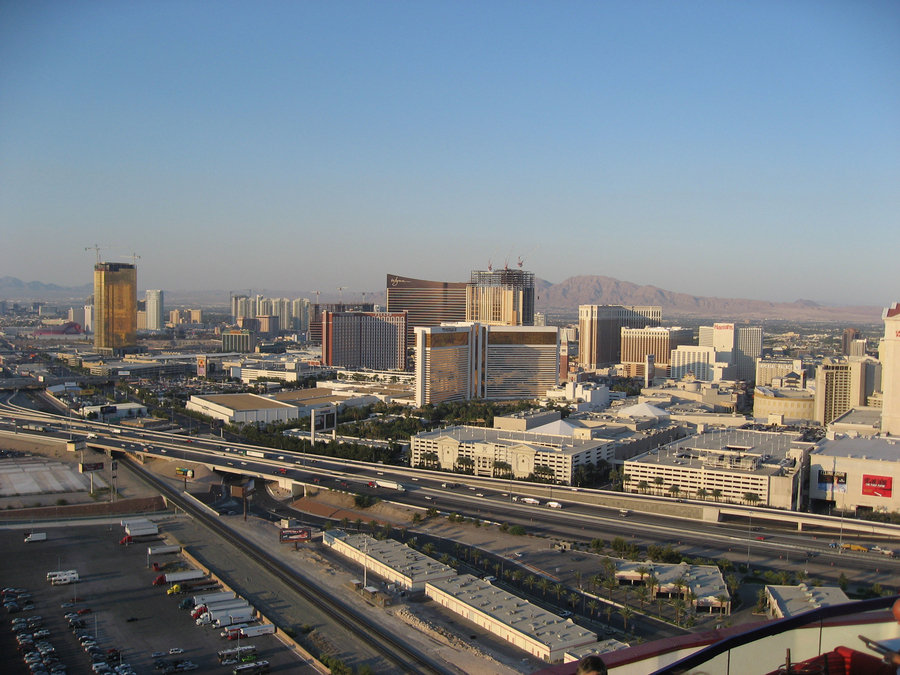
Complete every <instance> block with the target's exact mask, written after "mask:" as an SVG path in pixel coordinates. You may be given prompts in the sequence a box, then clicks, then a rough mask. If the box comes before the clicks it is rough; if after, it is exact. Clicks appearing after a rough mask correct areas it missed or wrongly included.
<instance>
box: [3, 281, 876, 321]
mask: <svg viewBox="0 0 900 675" xmlns="http://www.w3.org/2000/svg"><path fill="white" fill-rule="evenodd" d="M93 292H94V289H93V284H91V283H87V284H84V285H82V286H59V285H57V284H45V283H42V282H40V281H29V282H23V281H22V280H21V279H17V278H15V277H9V276H7V277H0V299H6V300H12V301H16V300H28V301H36V300H45V301H48V302H64V301H74V302H73V304H77V302H79V301H84V300H86V299H87V298H88V296H90V295H91V293H93ZM256 292H258V293H261V294H263V295H268V296H269V297H290V298H295V297H310V292H309V291H284V290H279V291H274V290H271V289H268V290H266V289H258V290H257V291H256ZM165 293H166V305H167V306H168V307H174V306H189V305H195V306H196V305H201V306H219V307H227V306H228V298H229V294H228V291H186V290H168V289H167V290H166V291H165ZM535 293H536V296H537V298H536V300H535V308H536V309H537V310H538V311H542V312H552V311H572V312H574V311H577V310H578V306H579V305H659V306H660V307H662V311H663V318H664V319H665V320H667V321H668V320H670V319H673V318H678V317H684V318H704V319H706V318H708V319H718V320H721V321H729V320H735V321H742V320H763V319H786V320H795V321H845V322H860V323H880V322H881V312H882V308H881V307H877V306H851V307H832V306H826V305H820V304H819V303H816V302H814V301H812V300H796V301H794V302H769V301H766V300H748V299H742V298H717V297H710V296H697V295H689V294H687V293H677V292H674V291H667V290H665V289H662V288H658V287H656V286H641V285H639V284H635V283H631V282H629V281H621V280H620V279H614V278H612V277H606V276H596V275H593V276H592V275H582V276H575V277H570V278H568V279H566V280H564V281H561V282H559V283H556V284H554V283H551V282H549V281H546V280H544V279H536V280H535ZM141 295H142V293H141V292H140V291H139V293H138V296H139V298H140V297H141ZM366 297H367V299H368V300H369V302H375V303H379V304H382V305H384V303H385V297H384V289H380V290H378V291H371V292H366ZM337 300H338V298H337V297H334V298H331V297H326V296H325V295H324V294H323V295H322V297H321V301H322V302H337ZM347 302H348V303H349V302H358V300H354V299H350V298H347Z"/></svg>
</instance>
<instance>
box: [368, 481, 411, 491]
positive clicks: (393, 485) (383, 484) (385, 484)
mask: <svg viewBox="0 0 900 675" xmlns="http://www.w3.org/2000/svg"><path fill="white" fill-rule="evenodd" d="M375 487H380V488H386V489H388V490H398V491H400V492H403V491H404V490H405V488H404V487H403V486H402V485H401V484H400V483H398V482H397V481H393V480H376V481H375Z"/></svg>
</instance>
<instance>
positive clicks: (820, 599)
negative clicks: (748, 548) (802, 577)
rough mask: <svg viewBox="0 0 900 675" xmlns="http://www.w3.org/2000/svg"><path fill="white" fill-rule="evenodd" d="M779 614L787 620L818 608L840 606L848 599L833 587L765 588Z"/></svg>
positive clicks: (801, 585)
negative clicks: (776, 606)
mask: <svg viewBox="0 0 900 675" xmlns="http://www.w3.org/2000/svg"><path fill="white" fill-rule="evenodd" d="M766 590H768V591H769V594H770V595H771V596H772V598H773V599H774V600H775V604H777V605H778V609H779V610H780V611H781V614H782V615H783V616H784V617H785V618H787V617H789V616H796V615H797V614H803V613H804V612H809V611H811V610H813V609H818V608H819V607H828V606H830V605H842V604H844V603H845V602H850V598H848V597H847V594H846V593H844V591H842V590H841V589H840V588H836V587H834V586H807V585H806V584H799V585H798V586H766Z"/></svg>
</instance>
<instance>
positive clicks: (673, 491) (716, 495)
mask: <svg viewBox="0 0 900 675" xmlns="http://www.w3.org/2000/svg"><path fill="white" fill-rule="evenodd" d="M628 479H629V476H628V474H625V476H624V482H628ZM664 486H665V480H664V479H663V477H662V476H656V477H655V478H654V479H653V486H652V487H653V489H654V491H655V492H656V494H658V495H661V494H662V493H663V491H664V490H663V488H664ZM650 488H651V485H650V483H648V482H647V481H645V480H642V481H638V484H637V490H638V492H640V493H641V494H647V493H648V492H649V491H650ZM666 491H667V492H668V493H669V494H670V495H671V496H673V497H679V496H681V493H682V491H683V488H682V487H681V486H680V485H670V486H669V487H668V490H666ZM684 492H685V495H687V491H684ZM694 496H695V497H696V498H697V499H703V500H706V499H707V498H709V497H712V498H713V499H714V500H715V501H717V502H718V501H719V500H720V499H721V497H722V490H720V489H719V488H714V489H712V490H707V489H706V488H702V487H701V488H697V489H696V491H695V492H694ZM758 502H759V495H758V494H756V493H755V492H745V493H744V503H746V504H756V503H758Z"/></svg>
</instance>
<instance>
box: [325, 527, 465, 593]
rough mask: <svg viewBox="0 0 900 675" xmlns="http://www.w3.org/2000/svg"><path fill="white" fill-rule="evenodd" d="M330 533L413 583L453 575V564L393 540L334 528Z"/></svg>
mask: <svg viewBox="0 0 900 675" xmlns="http://www.w3.org/2000/svg"><path fill="white" fill-rule="evenodd" d="M331 536H333V537H334V539H339V540H341V541H343V542H344V543H345V544H347V545H348V546H350V547H352V548H354V549H356V550H357V551H359V552H361V553H363V554H364V555H366V556H368V557H369V558H371V559H372V560H375V561H377V562H379V563H381V564H382V565H385V566H386V567H389V568H390V569H392V570H394V571H395V572H397V573H399V574H402V575H403V576H405V577H409V578H410V579H412V581H413V582H417V581H426V580H428V579H429V578H432V577H435V576H439V577H443V576H446V575H447V574H456V572H455V570H454V569H453V568H452V567H450V566H448V565H445V564H444V563H440V562H438V561H437V560H435V559H434V558H430V557H429V556H427V555H425V554H423V553H419V552H418V551H416V550H415V549H412V548H410V547H409V546H407V545H406V544H401V543H400V542H398V541H394V540H393V539H384V540H378V539H373V538H372V537H370V536H368V535H365V534H350V533H347V532H343V531H335V532H333V533H331Z"/></svg>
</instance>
